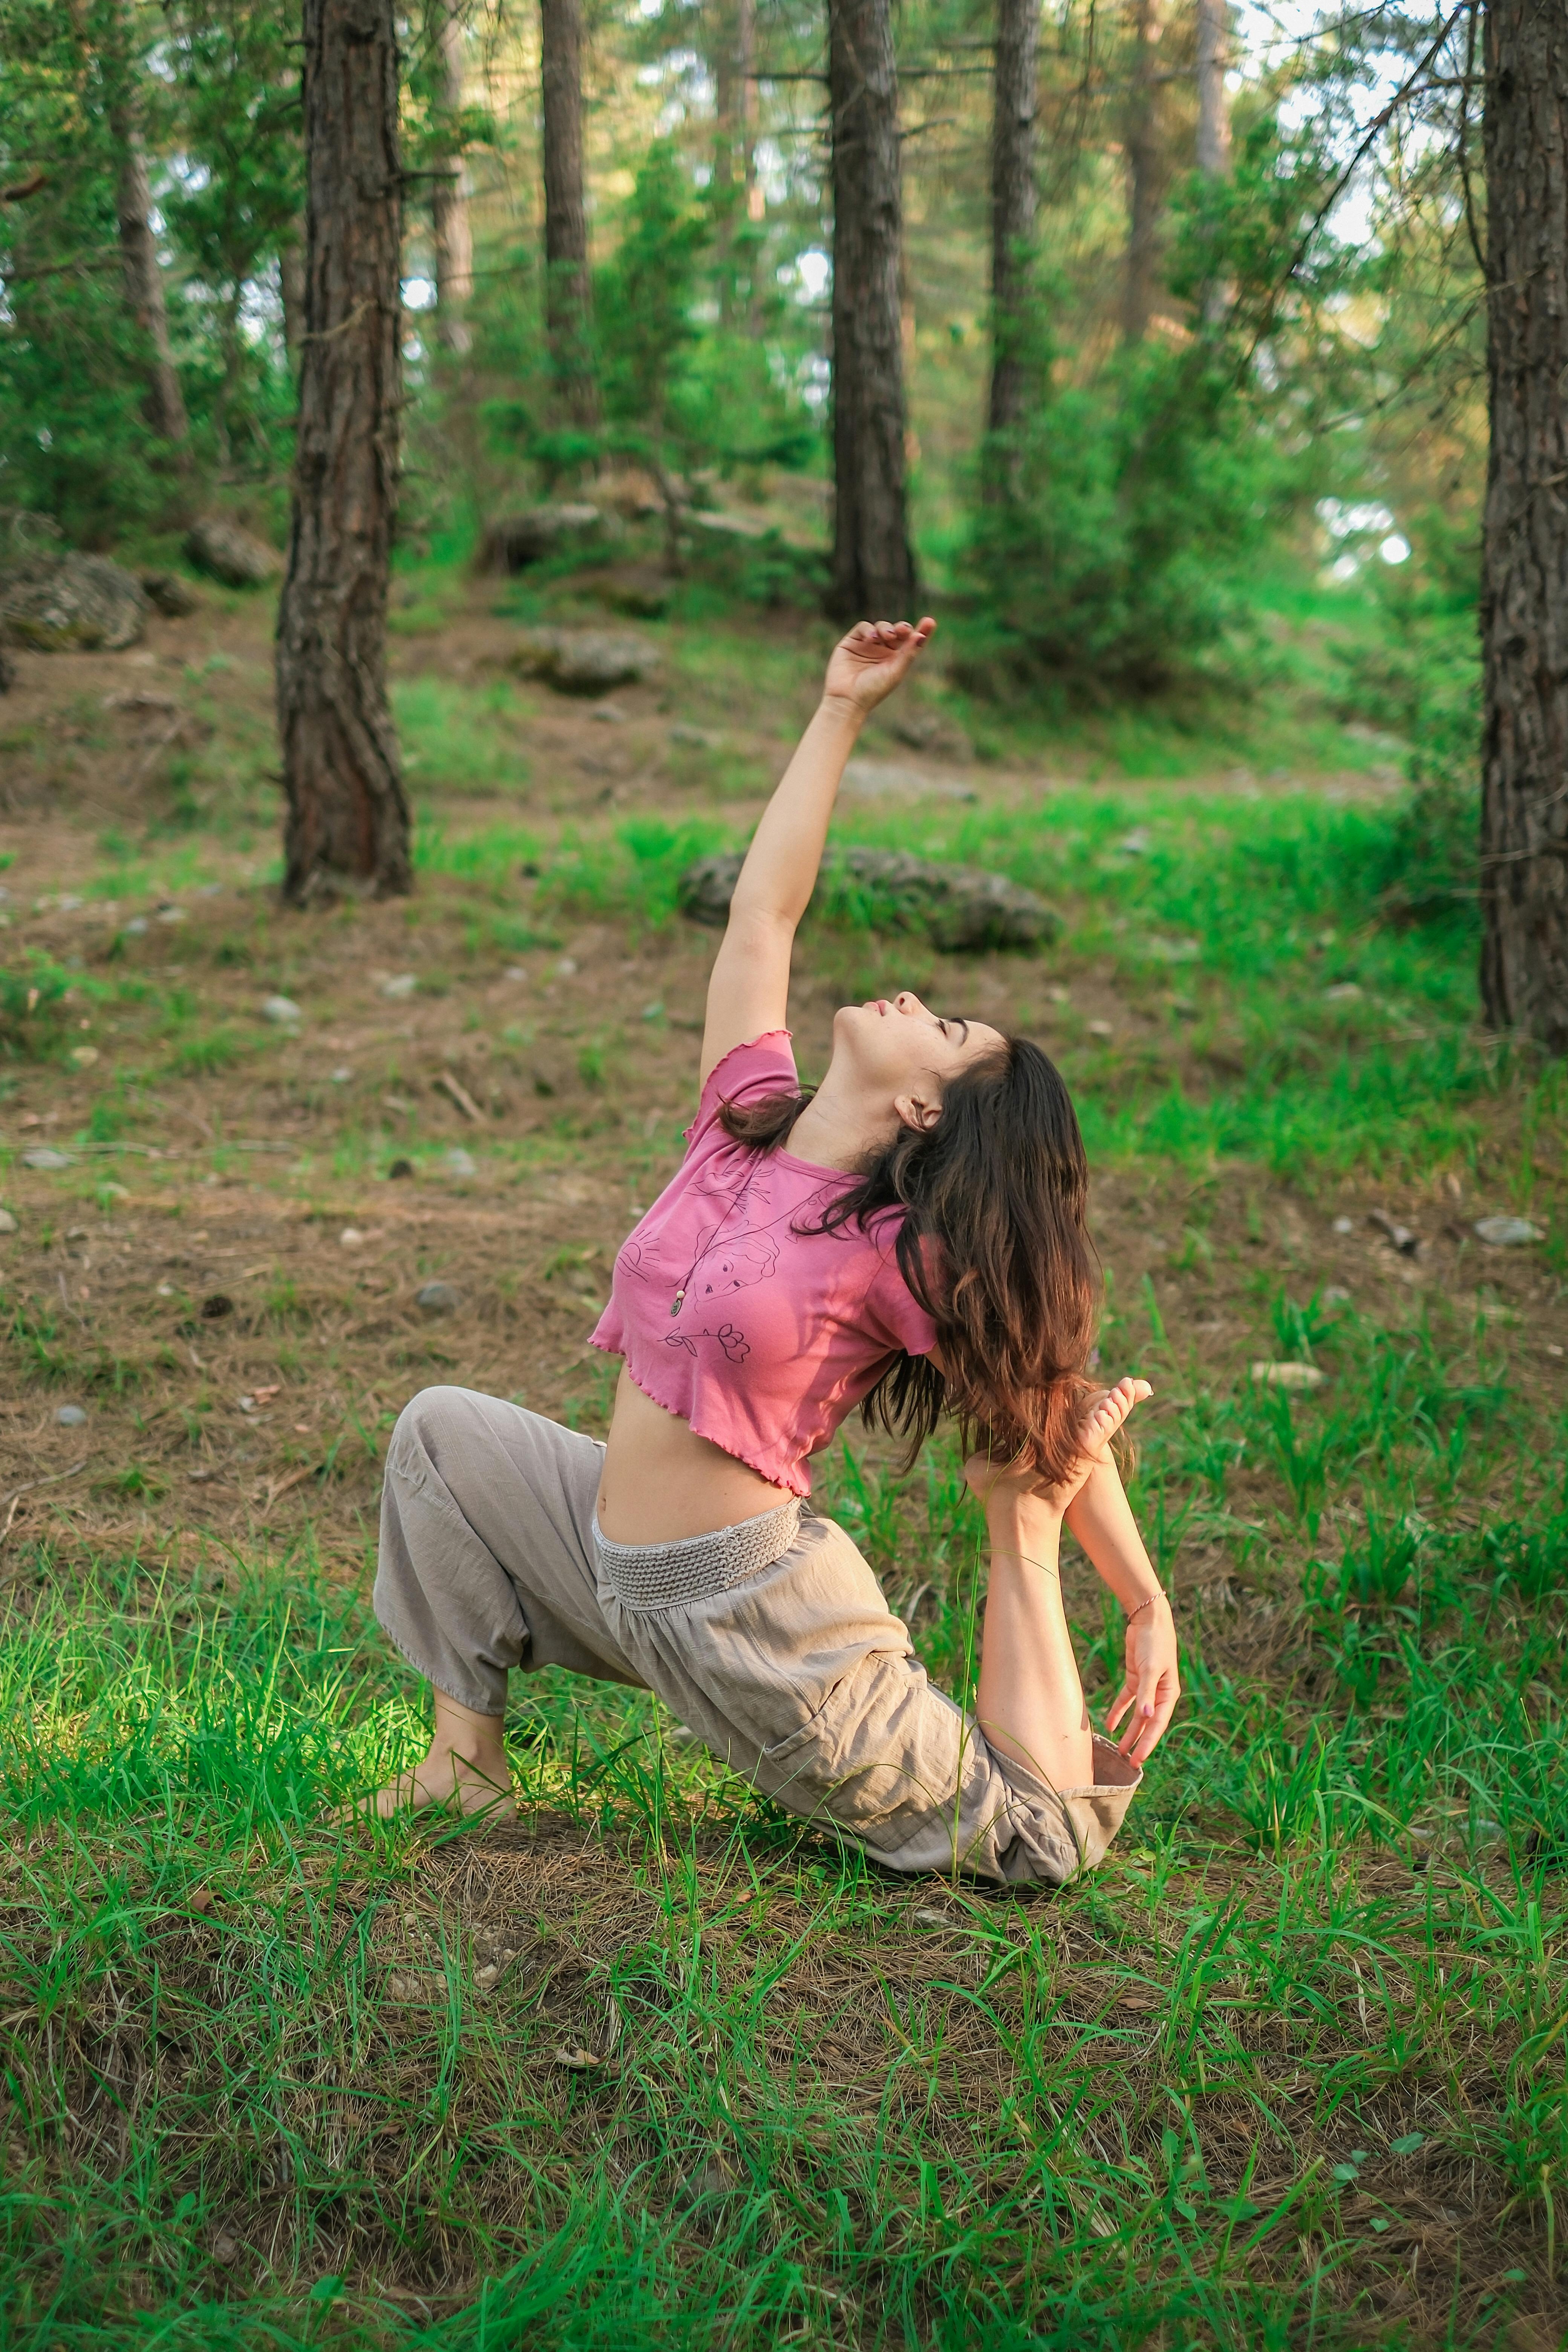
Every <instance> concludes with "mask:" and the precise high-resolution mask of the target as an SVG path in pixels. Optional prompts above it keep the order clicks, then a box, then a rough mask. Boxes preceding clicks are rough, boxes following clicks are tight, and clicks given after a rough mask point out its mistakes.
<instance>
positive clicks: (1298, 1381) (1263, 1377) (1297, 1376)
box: [1251, 1364, 1323, 1389]
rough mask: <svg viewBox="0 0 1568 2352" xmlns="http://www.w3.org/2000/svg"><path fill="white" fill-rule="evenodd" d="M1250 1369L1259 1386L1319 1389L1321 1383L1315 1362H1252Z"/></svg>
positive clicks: (1321, 1377) (1266, 1387) (1321, 1376)
mask: <svg viewBox="0 0 1568 2352" xmlns="http://www.w3.org/2000/svg"><path fill="white" fill-rule="evenodd" d="M1251 1370H1252V1377H1253V1379H1254V1380H1255V1381H1257V1382H1258V1386H1259V1388H1265V1389H1321V1387H1322V1385H1323V1375H1322V1373H1321V1371H1320V1370H1318V1367H1317V1365H1316V1364H1254V1365H1253V1366H1252V1367H1251Z"/></svg>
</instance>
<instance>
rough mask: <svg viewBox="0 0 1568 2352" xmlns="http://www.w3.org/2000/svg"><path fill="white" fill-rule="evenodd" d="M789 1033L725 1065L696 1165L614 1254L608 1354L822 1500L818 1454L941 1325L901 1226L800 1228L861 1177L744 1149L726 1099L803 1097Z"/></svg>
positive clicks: (763, 1467)
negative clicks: (727, 1126)
mask: <svg viewBox="0 0 1568 2352" xmlns="http://www.w3.org/2000/svg"><path fill="white" fill-rule="evenodd" d="M799 1084H800V1080H799V1078H798V1077H797V1076H796V1075H795V1055H794V1054H793V1053H792V1052H791V1051H790V1043H789V1032H788V1030H787V1029H770V1030H769V1031H768V1033H767V1034H766V1035H765V1036H763V1037H756V1038H753V1039H752V1043H751V1044H750V1045H737V1046H735V1047H734V1048H733V1050H732V1051H731V1052H730V1053H728V1054H726V1055H725V1056H724V1058H723V1060H722V1061H721V1063H719V1065H718V1066H717V1067H716V1068H715V1069H713V1070H712V1071H711V1072H710V1075H709V1078H708V1083H707V1085H706V1086H705V1087H703V1089H702V1096H701V1100H700V1102H699V1104H698V1106H697V1117H696V1118H695V1119H694V1120H693V1122H692V1124H691V1126H690V1127H689V1128H688V1129H687V1130H686V1142H687V1150H686V1157H685V1159H684V1160H682V1161H681V1163H680V1167H679V1171H677V1173H676V1174H675V1176H674V1177H673V1178H672V1179H671V1180H670V1181H669V1183H668V1185H667V1186H666V1187H665V1189H664V1191H663V1192H661V1193H660V1194H659V1196H658V1200H657V1201H656V1202H654V1204H653V1206H652V1208H651V1209H650V1210H649V1211H648V1213H647V1216H646V1217H645V1218H644V1219H643V1221H642V1223H640V1224H639V1225H637V1227H636V1228H635V1230H634V1231H633V1232H632V1233H631V1234H629V1235H628V1237H627V1239H626V1241H625V1242H624V1243H623V1244H622V1245H621V1248H620V1251H619V1254H618V1255H617V1256H616V1271H615V1279H614V1282H613V1283H612V1285H611V1288H610V1303H609V1305H608V1307H605V1312H604V1314H603V1315H602V1316H601V1317H600V1318H599V1323H598V1327H597V1328H596V1329H595V1333H594V1345H595V1348H603V1349H605V1351H606V1352H607V1353H608V1354H610V1355H616V1356H624V1357H625V1358H626V1370H628V1371H629V1372H630V1374H631V1376H632V1378H633V1380H634V1381H636V1382H637V1386H638V1388H639V1389H641V1390H643V1391H645V1393H646V1394H647V1395H648V1396H650V1397H652V1399H653V1401H654V1402H655V1403H656V1404H661V1405H663V1407H664V1409H665V1411H666V1412H674V1413H679V1416H680V1418H681V1420H682V1421H684V1422H687V1423H689V1425H690V1426H691V1427H692V1428H693V1429H694V1430H695V1431H696V1432H697V1433H698V1435H699V1436H700V1437H707V1438H710V1439H711V1440H712V1442H713V1444H715V1445H719V1446H721V1447H722V1448H723V1450H724V1452H725V1453H726V1454H733V1455H734V1456H735V1458H736V1460H737V1461H739V1462H745V1463H748V1464H749V1465H751V1467H752V1469H753V1470H755V1471H758V1472H759V1473H760V1474H761V1475H762V1476H763V1477H764V1478H767V1479H770V1480H771V1481H772V1482H773V1485H774V1486H784V1487H787V1488H788V1490H789V1491H790V1493H791V1494H794V1495H808V1494H809V1493H810V1492H811V1478H810V1475H809V1473H808V1471H807V1469H806V1466H805V1465H806V1460H807V1457H808V1456H809V1455H811V1454H819V1453H820V1452H821V1451H822V1449H823V1447H824V1446H825V1445H826V1444H827V1443H828V1442H829V1440H830V1439H831V1438H832V1436H833V1434H834V1432H835V1431H836V1430H837V1427H838V1425H839V1423H840V1422H841V1421H843V1420H844V1418H845V1416H846V1414H847V1413H848V1412H852V1411H853V1409H854V1407H855V1406H856V1405H858V1403H859V1402H860V1400H861V1398H862V1397H864V1396H865V1395H867V1393H868V1391H870V1390H871V1389H873V1388H874V1387H875V1386H876V1384H877V1382H878V1381H879V1379H880V1378H881V1376H882V1374H883V1373H884V1372H885V1371H886V1370H887V1369H888V1367H889V1364H890V1363H891V1362H892V1360H893V1359H894V1358H895V1357H896V1356H898V1355H899V1354H900V1352H902V1353H907V1354H909V1355H911V1356H923V1355H926V1354H928V1353H929V1352H930V1350H931V1348H932V1347H933V1346H934V1345H935V1343H936V1329H935V1327H934V1325H933V1324H932V1322H931V1318H930V1316H929V1315H927V1314H926V1312H925V1310H924V1309H923V1308H922V1307H919V1306H917V1304H916V1302H915V1300H914V1298H913V1297H911V1295H910V1289H909V1286H908V1285H907V1284H906V1282H905V1281H904V1278H903V1276H902V1275H901V1274H900V1271H899V1264H898V1260H897V1258H896V1257H895V1256H894V1255H893V1244H894V1242H895V1240H896V1239H897V1237H898V1232H899V1223H900V1219H899V1216H898V1213H897V1212H896V1211H889V1212H888V1213H884V1214H883V1215H880V1216H879V1217H878V1218H877V1220H876V1226H875V1232H874V1234H871V1233H864V1232H862V1231H861V1229H860V1228H859V1226H858V1225H853V1224H852V1225H847V1226H845V1227H843V1228H842V1229H841V1230H840V1231H838V1232H837V1233H831V1234H816V1233H805V1234H799V1233H796V1232H795V1226H796V1225H797V1224H799V1223H815V1222H816V1219H817V1218H818V1217H819V1216H820V1215H821V1213H822V1211H823V1209H824V1208H825V1207H826V1205H827V1204H828V1202H831V1201H832V1200H833V1199H834V1198H835V1197H836V1195H837V1194H838V1193H840V1192H843V1191H844V1190H845V1188H846V1186H847V1185H848V1184H849V1183H850V1181H852V1180H851V1179H850V1178H849V1177H848V1176H847V1175H845V1174H844V1173H843V1172H842V1171H840V1170H837V1169H833V1168H815V1167H813V1166H812V1164H811V1162H810V1161H809V1160H797V1159H796V1158H795V1155H794V1153H793V1152H789V1151H784V1150H777V1151H759V1150H756V1148H755V1147H754V1146H752V1145H750V1144H744V1143H737V1142H736V1141H735V1140H734V1139H733V1137H732V1136H729V1135H726V1134H725V1132H724V1129H722V1128H721V1126H720V1124H719V1111H720V1108H721V1105H722V1104H723V1103H726V1102H734V1103H745V1102H755V1101H758V1100H760V1099H761V1098H762V1097H764V1096H767V1095H778V1094H793V1093H795V1090H796V1088H797V1087H799Z"/></svg>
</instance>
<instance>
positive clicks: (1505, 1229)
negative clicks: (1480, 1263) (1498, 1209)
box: [1476, 1217, 1542, 1249]
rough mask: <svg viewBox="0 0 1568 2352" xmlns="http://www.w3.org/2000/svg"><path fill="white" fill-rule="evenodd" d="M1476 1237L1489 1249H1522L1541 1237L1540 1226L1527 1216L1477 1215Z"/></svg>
mask: <svg viewBox="0 0 1568 2352" xmlns="http://www.w3.org/2000/svg"><path fill="white" fill-rule="evenodd" d="M1476 1237H1477V1239H1478V1240H1479V1241H1483V1242H1485V1244H1486V1245H1487V1247H1488V1248H1489V1249H1524V1248H1526V1247H1528V1245H1529V1244H1530V1243H1531V1242H1538V1241H1540V1240H1541V1239H1542V1231H1541V1227H1540V1226H1539V1225H1532V1224H1531V1222H1530V1219H1529V1218H1528V1217H1478V1219H1477V1220H1476Z"/></svg>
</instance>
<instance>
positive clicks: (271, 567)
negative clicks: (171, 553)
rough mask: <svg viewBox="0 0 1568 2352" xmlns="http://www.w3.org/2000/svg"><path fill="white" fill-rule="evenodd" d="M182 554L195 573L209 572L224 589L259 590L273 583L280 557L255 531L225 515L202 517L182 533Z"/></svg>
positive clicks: (279, 564) (281, 567)
mask: <svg viewBox="0 0 1568 2352" xmlns="http://www.w3.org/2000/svg"><path fill="white" fill-rule="evenodd" d="M185 554H186V556H187V557H188V558H189V560H190V562H193V563H194V564H195V567H196V570H197V571H198V572H210V573H211V575H212V577H213V578H214V579H215V580H221V581H222V583H223V584H224V586H225V587H226V588H261V587H265V585H266V583H268V580H276V579H277V577H278V575H279V572H281V571H282V569H283V558H282V557H281V556H280V555H279V552H278V550H277V549H276V548H275V547H268V544H267V541H265V540H264V539H258V538H257V536H256V534H255V532H254V531H248V530H244V529H243V528H242V527H241V526H240V524H238V523H237V522H231V521H230V520H229V519H228V517H227V516H226V515H203V517H202V518H201V520H200V521H199V522H195V523H193V524H192V525H191V528H190V530H188V531H187V532H186V534H185Z"/></svg>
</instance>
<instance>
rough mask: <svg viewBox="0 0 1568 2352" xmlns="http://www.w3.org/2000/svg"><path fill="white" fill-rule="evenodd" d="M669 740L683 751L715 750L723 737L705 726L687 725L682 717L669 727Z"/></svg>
mask: <svg viewBox="0 0 1568 2352" xmlns="http://www.w3.org/2000/svg"><path fill="white" fill-rule="evenodd" d="M669 740H670V741H671V742H672V743H677V744H679V747H680V749H681V750H682V751H717V750H718V749H719V746H720V744H721V742H722V741H723V740H724V739H723V737H722V736H721V735H715V734H713V733H711V732H710V730H709V729H708V728H706V727H689V726H688V725H687V723H686V721H685V719H680V720H679V722H678V723H677V724H676V725H675V726H673V727H672V728H671V729H670V730H669Z"/></svg>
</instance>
